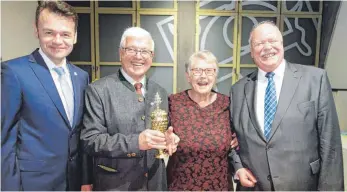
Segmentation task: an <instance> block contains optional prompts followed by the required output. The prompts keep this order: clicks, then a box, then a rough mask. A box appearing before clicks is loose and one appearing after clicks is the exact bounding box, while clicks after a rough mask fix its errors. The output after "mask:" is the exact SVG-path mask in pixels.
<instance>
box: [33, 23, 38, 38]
mask: <svg viewBox="0 0 347 192" xmlns="http://www.w3.org/2000/svg"><path fill="white" fill-rule="evenodd" d="M34 34H35V37H36V38H39V29H38V28H37V26H36V23H34Z"/></svg>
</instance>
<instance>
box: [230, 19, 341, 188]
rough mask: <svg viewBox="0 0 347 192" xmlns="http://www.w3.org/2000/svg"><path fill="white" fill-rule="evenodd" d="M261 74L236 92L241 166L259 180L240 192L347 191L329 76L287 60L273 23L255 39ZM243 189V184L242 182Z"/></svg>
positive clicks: (252, 39) (260, 28)
mask: <svg viewBox="0 0 347 192" xmlns="http://www.w3.org/2000/svg"><path fill="white" fill-rule="evenodd" d="M250 46H251V55H252V58H253V60H254V61H255V64H256V65H257V66H258V69H257V70H256V71H255V72H253V73H251V74H249V75H247V76H246V77H244V78H243V79H241V80H240V81H238V82H237V83H236V84H235V85H234V86H233V87H232V91H231V96H232V108H231V109H232V117H233V124H234V128H235V130H236V135H237V137H238V141H239V145H240V150H239V151H238V153H239V155H240V159H241V162H242V163H241V162H233V164H234V166H235V168H236V169H239V168H240V167H245V168H248V169H249V170H250V171H251V172H252V173H253V174H254V176H255V177H256V180H257V182H256V183H254V187H253V188H246V187H242V186H239V187H238V189H240V190H266V191H270V190H281V191H288V190H295V191H308V190H315V191H316V190H335V191H343V190H344V184H343V165H342V147H341V137H340V130H339V124H338V119H337V113H336V109H335V104H334V100H333V96H332V91H331V87H330V84H329V80H328V77H327V74H326V72H325V71H324V70H322V69H319V68H315V67H310V66H304V65H298V64H292V63H289V62H287V61H285V60H284V58H283V55H284V49H283V38H282V35H281V32H280V31H279V29H278V28H277V26H276V25H275V24H273V23H271V22H269V21H267V22H263V23H261V24H259V25H257V26H256V27H255V28H254V29H253V30H252V32H251V34H250ZM241 184H242V181H241Z"/></svg>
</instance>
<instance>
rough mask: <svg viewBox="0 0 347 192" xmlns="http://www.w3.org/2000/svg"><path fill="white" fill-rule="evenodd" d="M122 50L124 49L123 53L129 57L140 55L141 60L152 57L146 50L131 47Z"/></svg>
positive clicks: (150, 52) (151, 53)
mask: <svg viewBox="0 0 347 192" xmlns="http://www.w3.org/2000/svg"><path fill="white" fill-rule="evenodd" d="M122 49H124V50H125V53H126V54H127V55H129V56H135V55H136V54H137V53H140V55H141V56H142V57H143V58H145V59H147V58H149V57H151V56H152V55H153V52H152V51H149V50H146V49H135V48H133V47H122Z"/></svg>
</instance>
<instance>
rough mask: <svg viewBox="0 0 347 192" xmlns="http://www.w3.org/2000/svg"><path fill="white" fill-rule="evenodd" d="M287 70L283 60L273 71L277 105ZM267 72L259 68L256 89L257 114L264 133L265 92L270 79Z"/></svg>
mask: <svg viewBox="0 0 347 192" xmlns="http://www.w3.org/2000/svg"><path fill="white" fill-rule="evenodd" d="M285 68H286V61H285V60H284V59H283V61H282V63H281V64H280V65H279V66H278V67H277V68H276V69H275V70H274V71H273V72H274V73H275V75H274V77H273V80H274V82H275V87H276V98H277V104H278V101H279V98H280V93H281V88H282V83H283V76H284V70H285ZM265 75H266V72H265V71H263V70H261V69H260V68H258V81H257V87H256V100H255V113H256V117H257V120H258V124H259V126H260V129H261V130H262V131H263V133H264V99H265V90H266V87H267V84H268V79H267V77H265Z"/></svg>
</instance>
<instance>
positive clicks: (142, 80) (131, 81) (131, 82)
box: [120, 68, 146, 87]
mask: <svg viewBox="0 0 347 192" xmlns="http://www.w3.org/2000/svg"><path fill="white" fill-rule="evenodd" d="M120 71H121V73H122V74H123V76H124V78H125V79H126V80H127V81H128V82H129V83H130V84H132V85H135V83H138V82H137V81H135V80H134V79H133V78H131V77H130V76H129V75H128V74H127V73H126V72H125V71H124V69H123V68H121V69H120ZM139 83H142V86H143V87H146V76H144V77H143V78H142V79H141V81H140V82H139Z"/></svg>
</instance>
